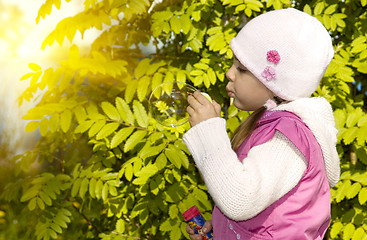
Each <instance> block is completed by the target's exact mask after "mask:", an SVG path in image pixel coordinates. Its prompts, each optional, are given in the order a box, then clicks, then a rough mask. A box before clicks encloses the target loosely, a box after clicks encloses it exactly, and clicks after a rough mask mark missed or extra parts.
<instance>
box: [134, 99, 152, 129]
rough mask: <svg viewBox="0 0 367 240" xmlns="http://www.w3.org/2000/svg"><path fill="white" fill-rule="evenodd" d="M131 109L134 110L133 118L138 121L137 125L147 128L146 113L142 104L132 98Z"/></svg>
mask: <svg viewBox="0 0 367 240" xmlns="http://www.w3.org/2000/svg"><path fill="white" fill-rule="evenodd" d="M133 110H134V115H135V119H136V121H137V122H138V124H139V126H140V127H143V128H147V126H148V115H147V112H146V111H145V108H144V106H143V104H141V103H140V102H138V101H137V100H134V102H133Z"/></svg>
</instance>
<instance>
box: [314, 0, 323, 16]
mask: <svg viewBox="0 0 367 240" xmlns="http://www.w3.org/2000/svg"><path fill="white" fill-rule="evenodd" d="M324 8H325V3H324V2H319V3H317V4H316V7H315V9H314V13H315V15H320V14H321V13H322V11H323V10H324Z"/></svg>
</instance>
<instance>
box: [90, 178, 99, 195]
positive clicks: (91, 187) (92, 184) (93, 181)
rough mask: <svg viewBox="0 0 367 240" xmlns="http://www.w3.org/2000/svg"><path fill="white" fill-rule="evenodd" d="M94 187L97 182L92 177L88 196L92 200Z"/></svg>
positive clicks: (94, 191) (94, 193)
mask: <svg viewBox="0 0 367 240" xmlns="http://www.w3.org/2000/svg"><path fill="white" fill-rule="evenodd" d="M96 185H97V180H96V179H95V178H94V177H92V178H91V179H90V181H89V194H90V196H91V197H92V198H95V197H96Z"/></svg>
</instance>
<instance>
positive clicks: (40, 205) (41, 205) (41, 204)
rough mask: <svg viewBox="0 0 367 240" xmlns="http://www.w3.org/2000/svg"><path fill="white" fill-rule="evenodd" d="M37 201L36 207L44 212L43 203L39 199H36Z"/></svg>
mask: <svg viewBox="0 0 367 240" xmlns="http://www.w3.org/2000/svg"><path fill="white" fill-rule="evenodd" d="M36 199H37V205H38V207H39V208H40V209H41V210H44V209H45V203H44V202H43V201H42V199H41V198H39V197H38V198H36Z"/></svg>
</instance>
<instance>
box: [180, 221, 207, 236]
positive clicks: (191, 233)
mask: <svg viewBox="0 0 367 240" xmlns="http://www.w3.org/2000/svg"><path fill="white" fill-rule="evenodd" d="M212 227H213V226H212V221H206V222H205V223H204V226H203V234H204V235H205V234H207V233H208V232H209V231H210V230H211V229H212ZM186 231H187V233H188V234H189V235H190V239H191V240H202V235H200V234H195V232H194V229H192V228H191V227H190V226H189V224H187V225H186Z"/></svg>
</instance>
